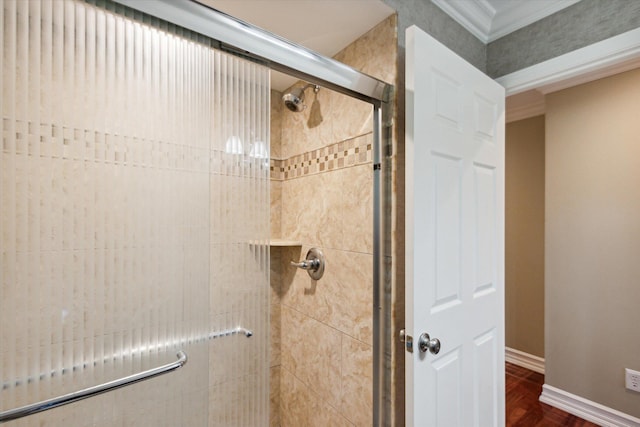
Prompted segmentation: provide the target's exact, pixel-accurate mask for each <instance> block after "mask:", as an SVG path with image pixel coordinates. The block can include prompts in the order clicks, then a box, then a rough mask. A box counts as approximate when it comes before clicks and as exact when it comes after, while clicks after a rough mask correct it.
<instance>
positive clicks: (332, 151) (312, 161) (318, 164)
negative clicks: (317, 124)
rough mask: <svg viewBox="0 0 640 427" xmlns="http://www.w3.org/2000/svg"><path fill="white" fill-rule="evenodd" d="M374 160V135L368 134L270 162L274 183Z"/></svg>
mask: <svg viewBox="0 0 640 427" xmlns="http://www.w3.org/2000/svg"><path fill="white" fill-rule="evenodd" d="M372 158H373V134H372V133H367V134H364V135H360V136H357V137H355V138H351V139H347V140H345V141H341V142H337V143H335V144H331V145H328V146H326V147H322V148H319V149H317V150H311V151H307V152H306V153H302V154H298V155H296V156H292V157H289V158H288V159H283V160H278V159H270V161H269V163H270V164H269V167H270V175H271V179H272V180H275V181H285V180H287V179H293V178H300V177H303V176H307V175H315V174H319V173H324V172H329V171H332V170H337V169H343V168H346V167H350V166H356V165H362V164H366V163H371V162H372Z"/></svg>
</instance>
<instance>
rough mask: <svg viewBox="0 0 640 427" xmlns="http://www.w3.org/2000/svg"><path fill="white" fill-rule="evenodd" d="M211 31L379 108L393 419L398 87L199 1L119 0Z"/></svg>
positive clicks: (377, 297) (381, 407)
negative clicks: (394, 174) (394, 169)
mask: <svg viewBox="0 0 640 427" xmlns="http://www.w3.org/2000/svg"><path fill="white" fill-rule="evenodd" d="M114 1H115V2H116V3H120V4H123V5H125V6H127V7H130V8H132V9H136V10H139V11H141V12H143V13H146V14H148V15H151V16H155V17H157V18H159V19H162V20H164V21H167V22H170V23H173V24H176V25H178V26H181V27H184V28H187V29H189V30H192V31H195V32H197V33H200V34H202V35H205V36H207V37H209V38H211V39H213V40H214V41H216V42H218V43H219V48H220V49H222V50H224V51H227V52H230V53H235V54H237V55H241V56H243V57H245V58H248V59H253V60H257V61H260V62H261V63H263V64H265V65H267V66H268V67H270V68H271V69H273V70H276V71H281V72H284V73H287V74H290V75H292V76H294V77H297V78H300V79H301V80H305V81H307V82H309V83H312V84H316V85H320V86H323V87H326V88H329V89H331V90H334V91H336V92H339V93H342V94H345V95H349V96H351V97H354V98H357V99H360V100H362V101H365V102H368V103H370V104H371V105H372V106H373V147H372V148H373V259H374V267H373V299H372V306H373V425H374V426H382V425H385V424H387V423H388V422H389V421H388V420H389V419H390V409H391V407H390V405H391V404H392V403H391V399H390V396H389V395H388V394H390V390H391V376H392V373H391V371H390V370H387V369H385V358H386V357H387V356H386V355H388V354H390V351H391V345H392V333H391V299H390V295H389V293H390V290H391V284H390V283H389V284H388V286H386V285H385V278H387V279H386V280H387V281H389V282H390V280H391V274H390V271H389V270H390V269H391V262H388V260H390V259H391V227H390V224H391V212H392V204H391V181H390V179H391V173H390V171H391V161H390V156H391V153H392V136H391V135H392V118H393V108H394V106H393V101H394V87H393V85H390V84H388V83H385V82H383V81H380V80H378V79H375V78H373V77H371V76H368V75H366V74H364V73H361V72H360V71H358V70H356V69H354V68H351V67H349V66H347V65H345V64H343V63H341V62H338V61H336V60H334V59H331V58H327V57H325V56H322V55H320V54H318V53H316V52H314V51H311V50H309V49H307V48H305V47H302V46H299V45H296V44H294V43H292V42H290V41H288V40H286V39H283V38H282V37H279V36H277V35H275V34H272V33H269V32H267V31H264V30H262V29H260V28H257V27H255V26H253V25H251V24H248V23H246V22H243V21H241V20H238V19H236V18H234V17H231V16H229V15H227V14H225V13H222V12H220V11H217V10H214V9H211V8H209V7H207V6H205V5H202V4H200V3H198V2H196V1H193V0H154V1H144V2H142V1H139V0H114Z"/></svg>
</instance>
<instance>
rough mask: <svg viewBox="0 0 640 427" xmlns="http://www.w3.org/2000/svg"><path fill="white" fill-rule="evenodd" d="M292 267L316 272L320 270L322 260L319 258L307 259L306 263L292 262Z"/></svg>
mask: <svg viewBox="0 0 640 427" xmlns="http://www.w3.org/2000/svg"><path fill="white" fill-rule="evenodd" d="M291 265H293V266H294V267H298V268H301V269H303V270H311V271H316V270H317V269H318V268H320V260H319V259H318V258H314V259H305V260H304V261H300V262H295V261H291Z"/></svg>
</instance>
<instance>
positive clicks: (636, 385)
mask: <svg viewBox="0 0 640 427" xmlns="http://www.w3.org/2000/svg"><path fill="white" fill-rule="evenodd" d="M624 373H625V386H626V388H627V389H628V390H633V391H637V392H640V372H638V371H634V370H632V369H629V368H625V370H624Z"/></svg>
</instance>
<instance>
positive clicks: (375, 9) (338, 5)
mask: <svg viewBox="0 0 640 427" xmlns="http://www.w3.org/2000/svg"><path fill="white" fill-rule="evenodd" d="M198 1H199V2H200V3H202V4H205V5H207V6H211V7H213V8H215V9H218V10H220V11H222V12H225V13H227V14H229V15H231V16H235V17H236V18H239V19H241V20H243V21H246V22H249V23H251V24H253V25H256V26H258V27H260V28H263V29H265V30H267V31H270V32H272V33H274V34H277V35H279V36H281V37H284V38H285V39H288V40H291V41H293V42H295V43H297V44H300V45H302V46H305V47H307V48H309V49H311V50H313V51H316V52H319V53H321V54H323V55H325V56H329V57H331V56H333V55H335V54H336V53H338V52H340V50H342V49H343V48H345V47H346V46H348V45H349V44H350V43H351V42H353V41H354V40H356V39H358V38H359V37H360V36H361V35H363V34H364V33H366V32H367V31H369V30H370V29H371V28H372V27H373V26H374V25H376V24H377V23H379V22H380V21H382V20H383V19H384V18H386V17H387V16H389V15H391V14H392V13H394V12H395V11H394V10H393V9H392V8H390V7H389V6H387V5H385V4H384V3H383V2H382V1H379V0H295V1H293V0H198ZM296 81H297V79H296V78H292V77H289V76H287V75H285V74H282V73H278V72H272V73H271V87H272V88H273V89H276V90H278V91H281V92H282V91H284V90H285V89H287V88H288V87H289V86H291V85H292V84H294V83H295V82H296Z"/></svg>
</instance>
